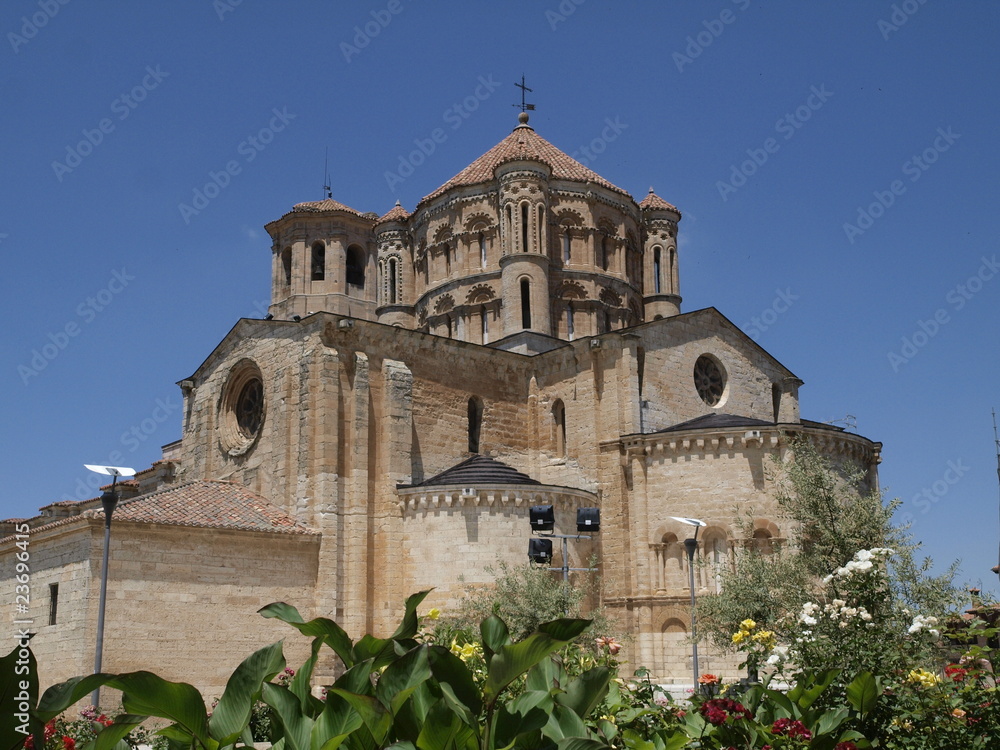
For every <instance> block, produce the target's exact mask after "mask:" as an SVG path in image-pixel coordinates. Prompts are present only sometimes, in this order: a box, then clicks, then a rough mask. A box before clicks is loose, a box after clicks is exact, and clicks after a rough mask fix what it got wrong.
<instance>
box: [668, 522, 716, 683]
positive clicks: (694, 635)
mask: <svg viewBox="0 0 1000 750" xmlns="http://www.w3.org/2000/svg"><path fill="white" fill-rule="evenodd" d="M671 518H672V519H674V520H675V521H680V522H681V523H683V524H687V525H688V526H694V537H692V538H688V539H685V540H684V549H686V550H687V555H688V586H689V587H690V589H691V667H692V671H693V672H694V683H693V687H692V691H693V692H697V691H698V677H699V674H698V626H697V609H696V607H695V599H694V553H695V552H697V550H698V531H699V530H700V529H701V527H702V526H707V525H708V524H706V523H705V522H704V521H699V520H698V519H697V518H681V517H679V516H671Z"/></svg>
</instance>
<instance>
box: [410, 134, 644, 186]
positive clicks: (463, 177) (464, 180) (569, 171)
mask: <svg viewBox="0 0 1000 750" xmlns="http://www.w3.org/2000/svg"><path fill="white" fill-rule="evenodd" d="M517 159H533V160H535V161H540V162H543V163H544V164H547V165H548V166H549V167H550V168H551V169H552V176H553V177H554V178H557V179H561V180H574V181H576V182H594V183H596V184H598V185H602V186H604V187H606V188H608V189H610V190H615V191H617V192H619V193H622V194H624V195H629V194H628V193H627V192H626V191H624V190H622V189H621V188H620V187H617V186H616V185H612V184H611V183H610V182H608V181H607V180H605V179H604V178H603V177H601V176H600V175H599V174H597V173H596V172H594V171H592V170H590V169H587V167H585V166H583V165H582V164H581V163H580V162H578V161H577V160H576V159H574V158H573V157H572V156H569V155H568V154H566V153H564V152H562V151H560V150H559V149H558V148H556V147H555V146H553V145H552V144H551V143H549V142H548V141H547V140H545V139H544V138H542V137H541V136H540V135H538V134H537V133H536V132H535V131H534V129H533V128H531V127H529V126H527V125H519V126H518V127H516V128H514V132H513V133H511V134H510V135H508V136H507V137H506V138H504V139H503V140H502V141H500V143H498V144H497V145H496V146H494V147H493V148H491V149H490V150H489V151H487V152H486V153H485V154H483V155H482V156H480V157H479V158H478V159H476V160H475V161H474V162H472V164H470V165H469V166H467V167H466V168H465V169H463V170H462V171H461V172H459V173H458V174H457V175H455V176H454V177H452V178H451V179H450V180H448V181H447V182H446V183H445V184H444V185H442V186H441V187H439V188H438V189H437V190H435V191H434V192H433V193H430V194H429V195H426V196H424V197H423V199H422V200H421V201H420V203H424V202H425V201H429V200H431V199H433V198H437V197H438V196H439V195H441V194H442V193H444V192H445V191H446V190H450V189H451V188H453V187H458V186H460V185H475V184H478V183H480V182H489V181H490V180H492V179H493V171H494V170H495V169H496V168H497V167H498V166H499V165H501V164H503V163H504V162H508V161H515V160H517ZM629 197H631V196H629ZM418 205H419V204H418Z"/></svg>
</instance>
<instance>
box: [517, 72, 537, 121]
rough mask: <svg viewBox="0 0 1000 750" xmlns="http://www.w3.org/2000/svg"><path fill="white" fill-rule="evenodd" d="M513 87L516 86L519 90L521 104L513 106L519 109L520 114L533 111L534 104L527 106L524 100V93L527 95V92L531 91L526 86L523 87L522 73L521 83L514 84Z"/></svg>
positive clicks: (522, 75)
mask: <svg viewBox="0 0 1000 750" xmlns="http://www.w3.org/2000/svg"><path fill="white" fill-rule="evenodd" d="M514 85H515V86H517V87H518V88H519V89H521V103H520V104H515V105H514V106H515V107H520V108H521V111H522V112H527V111H528V110H534V109H535V105H534V104H528V103H527V102H526V101H525V100H524V95H525V94H526V93H528V92H529V91H531V89H529V88H528V87H527V86H525V85H524V74H523V73H522V74H521V82H520V83H517V82H515V83H514Z"/></svg>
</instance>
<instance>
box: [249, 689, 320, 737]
mask: <svg viewBox="0 0 1000 750" xmlns="http://www.w3.org/2000/svg"><path fill="white" fill-rule="evenodd" d="M261 699H262V700H263V701H264V703H266V704H267V705H269V706H270V707H271V708H273V709H274V713H275V714H277V716H278V720H279V721H280V722H281V728H282V731H283V735H284V740H285V748H286V749H287V750H311V748H312V730H313V724H314V722H313V720H312V718H311V717H309V716H306V715H305V714H303V713H302V704H301V703H300V702H299V699H298V698H297V697H296V696H295V695H294V694H293V693H292V691H291V690H289V689H288V688H286V687H283V686H281V685H274V684H272V683H270V682H265V683H264V686H263V690H262V691H261Z"/></svg>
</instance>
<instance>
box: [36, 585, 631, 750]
mask: <svg viewBox="0 0 1000 750" xmlns="http://www.w3.org/2000/svg"><path fill="white" fill-rule="evenodd" d="M426 594H427V592H421V593H419V594H414V595H413V596H411V597H410V598H409V599H407V601H406V606H405V613H404V616H403V620H402V622H401V623H400V625H399V627H398V628H397V629H396V631H395V632H394V633H393V634H392V635H391V636H390V637H388V638H376V637H374V636H371V635H366V636H364V637H363V638H361V639H360V640H358V641H357V642H356V643H355V642H353V641H352V640H351V639H350V637H349V636H348V635H347V634H346V632H345V631H344V630H343V629H342V628H340V626H339V625H337V624H336V623H335V622H333V621H332V620H329V619H327V618H316V619H313V620H309V621H308V622H307V621H304V620H303V619H302V617H301V615H300V614H299V612H298V611H297V610H296V609H295V608H294V607H292V606H290V605H288V604H283V603H276V604H270V605H268V606H266V607H264V608H263V609H262V610H261V611H260V613H261V614H262V615H263V616H264V617H271V618H276V619H279V620H281V621H283V622H285V623H287V624H288V625H290V626H291V627H293V628H295V629H296V630H298V631H299V632H300V633H302V634H303V635H306V636H308V637H311V638H312V639H313V640H312V648H311V652H310V657H309V658H308V659H307V660H306V662H305V664H303V665H302V667H301V668H299V669H298V670H297V671H295V673H294V676H293V677H291V679H289V680H284V681H283V680H280V679H276V678H277V677H278V676H279V675H281V674H283V673H284V670H285V668H286V667H285V660H284V656H283V654H282V644H281V642H278V643H274V644H272V645H270V646H266V647H264V648H262V649H260V650H259V651H257V652H255V653H254V654H251V655H250V656H249V657H248V658H247V659H245V660H244V661H243V663H241V664H240V665H239V667H237V669H236V671H235V672H234V673H233V674H232V676H231V677H230V678H229V681H228V683H227V685H226V689H225V691H224V692H223V694H222V696H221V698H220V699H219V701H218V703H217V704H216V705H215V707H214V710H213V711H212V712H211V714H209V712H208V710H207V709H206V705H205V701H204V699H203V697H202V696H201V695H200V694H199V693H198V691H197V690H195V688H193V687H192V686H191V685H187V684H184V683H174V682H168V681H166V680H163V679H162V678H160V677H157V676H156V675H154V674H151V673H149V672H132V673H128V674H122V675H108V674H100V675H90V676H87V677H77V678H73V679H71V680H68V681H67V682H64V683H62V684H60V685H56V686H53V687H52V688H49V689H48V690H46V691H45V693H44V694H43V695H42V697H41V699H40V700H39V705H38V709H37V711H36V712H35V714H36V716H37V718H38V719H39V720H40V721H43V722H44V721H49V720H51V719H54V718H55V717H56V716H58V715H59V714H60V713H62V712H63V711H64V710H65V709H66V708H68V707H69V706H70V705H72V704H73V703H75V702H76V701H78V700H80V699H81V698H82V697H84V696H85V695H87V693H89V692H90V691H91V690H93V689H94V687H96V686H98V685H102V686H108V687H112V688H116V689H118V690H121V691H122V705H123V707H124V710H125V713H124V714H122V715H120V716H118V717H116V718H115V720H114V722H113V723H111V724H110V725H109V726H104V727H102V728H101V729H100V731H99V733H98V734H97V737H96V740H95V741H94V745H93V747H94V750H108V749H110V748H112V747H115V745H116V744H117V743H118V742H119V740H121V739H122V738H123V737H125V736H126V735H127V734H128V733H129V732H131V731H133V730H134V729H135V728H136V727H138V726H139V725H140V724H142V722H144V721H146V720H147V719H148V718H149V717H159V718H161V719H166V720H168V721H170V722H171V724H170V725H169V726H167V727H165V728H164V729H162V730H159V734H161V735H162V736H164V737H166V738H167V740H168V742H169V743H170V746H171V747H172V748H182V747H184V748H198V749H200V750H222V749H224V748H229V747H236V746H238V745H250V744H252V742H253V739H254V738H253V736H252V734H251V730H250V724H251V720H252V717H253V708H254V705H255V703H256V702H257V701H258V700H260V701H263V703H264V704H266V705H267V706H268V707H269V708H270V710H271V712H272V716H273V721H274V726H272V727H271V739H272V741H273V743H274V747H275V748H277V749H278V750H336V748H339V747H341V746H343V747H345V748H348V749H349V750H374V749H375V748H384V747H390V746H391V747H396V748H400V749H401V750H452V749H453V748H454V749H455V750H493V749H494V748H507V747H510V746H512V745H516V746H518V747H525V748H533V747H541V746H543V745H546V744H548V745H551V744H556V745H558V746H559V747H560V748H569V749H571V750H587V748H589V747H595V746H598V745H603V743H600V742H599V740H598V739H597V737H596V736H595V735H594V733H593V732H592V731H591V730H590V729H588V727H587V725H586V724H585V723H584V717H586V716H587V715H588V714H589V713H590V712H591V711H592V710H593V709H594V708H595V707H596V706H597V705H598V704H599V703H600V701H601V700H602V699H603V698H604V696H605V694H606V693H607V689H608V683H609V681H610V680H611V677H612V674H613V672H612V669H611V668H609V667H605V666H594V667H592V668H590V669H587V670H586V671H584V672H582V673H581V674H580V675H578V676H576V677H571V676H569V675H568V674H567V673H566V670H565V667H564V665H563V664H562V662H561V660H560V659H557V658H553V655H554V654H555V653H556V652H557V651H558V650H559V649H561V648H563V647H565V646H566V645H567V644H568V643H570V642H571V641H572V640H573V639H574V638H576V637H578V636H579V635H580V634H581V633H582V632H583V631H584V630H585V629H586V628H587V627H588V626H589V625H590V622H589V621H588V620H582V619H565V618H563V619H558V620H554V621H552V622H547V623H543V624H541V625H540V626H539V627H538V628H537V630H536V631H535V632H533V633H531V634H530V635H528V636H527V637H525V638H524V639H521V640H518V641H515V640H514V639H512V638H511V636H510V633H509V631H508V629H507V626H506V624H505V623H504V622H503V621H502V620H501V619H500V618H499V617H496V616H491V617H488V618H486V619H485V620H484V621H483V622H482V623H481V626H480V634H481V638H482V650H483V658H484V662H485V665H486V670H485V672H486V674H485V680H484V681H483V683H482V687H481V688H480V687H478V686H477V684H476V682H475V680H474V679H473V676H472V674H471V673H470V670H469V668H468V667H467V666H466V664H465V663H464V662H463V661H462V659H461V658H459V657H458V656H456V655H455V654H453V653H452V652H451V649H450V648H448V647H445V646H443V645H438V644H433V643H421V642H420V641H419V640H418V639H417V636H418V634H419V627H420V618H419V617H418V615H417V612H416V609H417V606H418V605H419V604H420V602H421V601H422V600H423V599H424V597H425V596H426ZM323 648H330V649H332V650H333V651H334V653H336V655H337V656H338V657H339V659H340V661H341V662H342V664H343V669H344V671H343V674H341V676H340V677H339V678H338V679H337V680H336V682H334V684H332V685H330V686H327V687H326V693H325V699H321V698H318V697H316V696H315V695H313V693H312V689H311V684H310V681H311V678H312V673H313V669H314V667H315V665H316V662H317V659H318V657H319V654H320V651H321V650H322V649H323ZM522 678H523V679H524V689H523V690H522V691H521V692H520V693H519V694H518V695H516V696H514V697H512V696H510V695H509V693H508V689H509V687H510V686H511V684H513V683H514V682H515V681H517V680H519V679H522ZM282 682H286V683H287V684H282Z"/></svg>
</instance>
